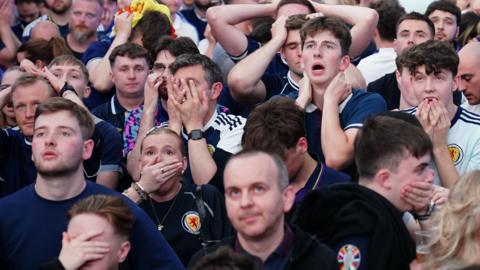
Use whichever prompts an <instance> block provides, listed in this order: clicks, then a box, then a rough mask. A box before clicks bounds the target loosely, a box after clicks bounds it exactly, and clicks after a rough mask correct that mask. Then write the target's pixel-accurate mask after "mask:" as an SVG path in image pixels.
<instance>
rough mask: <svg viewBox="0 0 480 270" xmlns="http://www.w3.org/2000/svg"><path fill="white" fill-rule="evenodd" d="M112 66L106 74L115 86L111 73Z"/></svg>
mask: <svg viewBox="0 0 480 270" xmlns="http://www.w3.org/2000/svg"><path fill="white" fill-rule="evenodd" d="M112 68H113V67H112V66H111V67H110V71H109V72H108V75H109V76H110V80H111V81H112V83H113V84H115V80H114V79H113V72H112Z"/></svg>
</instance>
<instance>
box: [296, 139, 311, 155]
mask: <svg viewBox="0 0 480 270" xmlns="http://www.w3.org/2000/svg"><path fill="white" fill-rule="evenodd" d="M296 148H297V151H299V152H300V153H302V154H303V153H305V152H307V151H308V141H307V138H305V137H301V138H300V139H298V142H297V146H296Z"/></svg>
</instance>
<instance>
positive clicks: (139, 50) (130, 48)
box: [108, 42, 149, 67]
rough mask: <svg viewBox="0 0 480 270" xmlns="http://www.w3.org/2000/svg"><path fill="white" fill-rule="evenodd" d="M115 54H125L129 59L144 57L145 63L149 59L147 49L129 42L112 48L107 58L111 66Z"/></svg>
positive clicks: (113, 62) (115, 56)
mask: <svg viewBox="0 0 480 270" xmlns="http://www.w3.org/2000/svg"><path fill="white" fill-rule="evenodd" d="M117 56H126V57H128V58H130V59H136V58H145V60H146V61H147V63H148V60H149V59H148V51H147V50H146V49H145V48H143V47H142V46H140V45H138V44H135V43H130V42H128V43H125V44H122V45H119V46H117V47H115V49H113V51H112V53H111V54H110V57H109V58H108V60H109V61H110V66H111V67H113V65H114V64H115V59H116V58H117Z"/></svg>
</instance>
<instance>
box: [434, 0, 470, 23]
mask: <svg viewBox="0 0 480 270" xmlns="http://www.w3.org/2000/svg"><path fill="white" fill-rule="evenodd" d="M436 10H441V11H445V12H448V13H451V14H453V15H454V16H455V18H456V19H457V26H458V25H460V22H461V20H462V11H461V10H460V8H459V7H457V5H455V4H454V3H452V2H449V1H446V0H438V1H435V2H432V3H430V5H428V7H427V10H426V11H425V15H426V16H427V17H428V16H430V14H432V13H433V12H434V11H436Z"/></svg>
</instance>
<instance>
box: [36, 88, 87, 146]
mask: <svg viewBox="0 0 480 270" xmlns="http://www.w3.org/2000/svg"><path fill="white" fill-rule="evenodd" d="M61 111H67V112H69V113H70V114H71V115H72V116H73V117H74V118H75V119H76V120H77V122H78V124H79V126H80V130H81V131H82V138H83V139H84V140H87V139H89V138H91V137H92V135H93V131H94V129H95V123H94V122H93V119H92V117H91V116H90V113H89V112H87V111H86V110H85V109H84V108H82V107H80V106H79V105H77V104H76V103H75V102H73V101H70V100H68V99H64V98H61V97H52V98H49V99H47V100H45V101H44V102H43V103H41V104H40V105H38V106H37V109H36V110H35V120H37V118H38V117H39V116H40V115H44V114H51V113H56V112H61ZM65 121H68V120H65Z"/></svg>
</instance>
